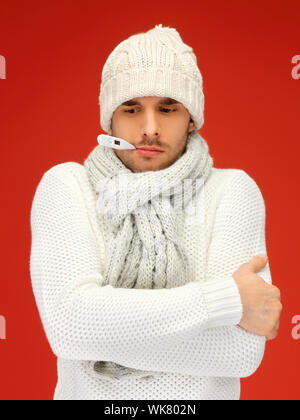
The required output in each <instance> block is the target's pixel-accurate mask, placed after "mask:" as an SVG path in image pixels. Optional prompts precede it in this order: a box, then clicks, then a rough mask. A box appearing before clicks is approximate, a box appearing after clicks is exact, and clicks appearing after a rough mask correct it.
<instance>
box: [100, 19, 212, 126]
mask: <svg viewBox="0 0 300 420" xmlns="http://www.w3.org/2000/svg"><path fill="white" fill-rule="evenodd" d="M202 88H203V79H202V75H201V73H200V70H199V68H198V66H197V57H196V55H195V54H194V51H193V48H192V47H191V46H189V45H187V44H186V43H184V42H183V41H182V39H181V36H180V34H179V33H178V31H176V29H175V28H170V27H168V26H166V27H163V26H162V24H159V25H156V26H155V27H154V28H152V29H150V30H149V31H147V32H141V33H138V34H134V35H131V36H130V37H129V38H128V39H125V40H124V41H122V42H120V44H118V45H117V46H116V47H115V48H114V49H113V51H112V52H111V53H110V54H109V56H108V58H107V60H106V62H105V64H104V66H103V70H102V79H101V86H100V95H99V104H100V123H101V127H102V129H103V130H104V131H105V132H107V133H109V134H112V131H111V127H110V124H111V118H112V115H113V112H114V111H115V109H116V108H117V107H118V106H119V105H120V104H121V103H123V102H125V101H128V100H130V99H132V98H137V97H141V96H163V97H169V98H173V99H176V100H177V101H178V102H181V103H182V104H183V105H184V106H185V107H186V108H187V109H188V110H189V112H190V114H191V117H192V119H193V121H194V123H195V126H196V130H199V129H200V128H201V127H202V126H203V124H204V94H203V89H202Z"/></svg>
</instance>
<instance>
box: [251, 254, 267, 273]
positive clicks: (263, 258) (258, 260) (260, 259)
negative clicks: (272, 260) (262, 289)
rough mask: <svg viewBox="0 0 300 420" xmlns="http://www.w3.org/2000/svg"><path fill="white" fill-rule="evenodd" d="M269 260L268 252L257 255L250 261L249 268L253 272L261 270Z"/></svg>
mask: <svg viewBox="0 0 300 420" xmlns="http://www.w3.org/2000/svg"><path fill="white" fill-rule="evenodd" d="M267 262H268V256H267V255H266V254H259V255H255V256H254V257H253V258H252V259H251V260H250V261H249V262H248V265H249V269H250V270H251V271H253V272H257V271H259V270H261V269H262V268H263V267H264V266H265V265H266V264H267Z"/></svg>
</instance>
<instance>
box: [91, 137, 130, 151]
mask: <svg viewBox="0 0 300 420" xmlns="http://www.w3.org/2000/svg"><path fill="white" fill-rule="evenodd" d="M97 140H98V143H99V144H100V146H106V147H111V148H112V149H119V150H126V149H136V147H134V146H133V144H131V143H129V142H128V141H126V140H124V139H121V138H119V137H114V136H109V135H108V134H99V136H98V137H97Z"/></svg>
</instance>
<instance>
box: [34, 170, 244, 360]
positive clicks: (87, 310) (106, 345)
mask: <svg viewBox="0 0 300 420" xmlns="http://www.w3.org/2000/svg"><path fill="white" fill-rule="evenodd" d="M55 168H56V167H53V168H51V169H49V170H48V171H47V172H46V173H45V174H44V175H43V177H42V179H41V181H40V182H39V185H38V186H37V189H36V192H35V196H34V199H33V203H32V208H31V234H32V243H31V255H30V274H31V284H32V288H33V293H34V296H35V299H36V304H37V308H38V311H39V314H40V318H41V321H42V324H43V327H44V331H45V333H46V336H47V339H48V341H49V344H50V347H51V348H52V351H53V352H54V353H55V354H56V355H57V356H58V357H61V358H65V359H70V360H90V361H93V360H95V361H96V360H102V361H116V362H118V361H119V362H120V361H122V363H123V364H125V365H128V364H130V363H131V361H133V360H135V359H138V360H140V359H139V358H140V357H141V355H142V354H144V353H145V352H146V350H147V351H149V350H150V351H154V350H156V351H159V352H164V351H166V350H167V349H170V348H171V347H173V346H176V345H178V344H179V343H180V342H182V341H184V340H188V339H191V338H192V337H195V336H197V335H198V333H199V331H202V330H204V329H205V328H208V327H210V326H211V325H214V326H218V325H236V324H237V323H238V322H239V321H240V319H241V317H242V304H241V300H240V295H239V292H238V288H237V286H236V284H235V282H234V281H233V279H232V278H231V277H230V276H225V278H224V279H223V282H222V287H220V285H219V284H215V288H213V287H209V288H207V285H205V284H200V283H199V282H190V283H188V284H185V285H184V286H181V287H176V288H170V289H127V288H114V287H112V286H111V285H106V286H101V279H102V275H101V264H100V258H99V248H98V244H97V241H96V238H95V234H94V231H93V229H92V227H91V223H90V220H89V214H88V212H87V209H86V206H85V202H84V197H83V195H82V191H81V189H80V187H79V186H78V182H77V181H76V177H75V176H74V175H72V174H71V173H70V171H67V170H66V171H65V173H63V175H62V172H63V171H56V170H55ZM220 298H221V300H220ZM127 356H128V359H127ZM146 364H147V363H146Z"/></svg>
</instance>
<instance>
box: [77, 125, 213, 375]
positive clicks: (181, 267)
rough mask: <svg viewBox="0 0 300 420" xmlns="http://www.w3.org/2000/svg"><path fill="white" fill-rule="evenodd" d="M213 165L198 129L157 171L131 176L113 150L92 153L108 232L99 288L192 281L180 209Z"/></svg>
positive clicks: (118, 371)
mask: <svg viewBox="0 0 300 420" xmlns="http://www.w3.org/2000/svg"><path fill="white" fill-rule="evenodd" d="M212 166H213V159H212V157H211V156H210V154H209V148H208V145H207V143H206V141H205V140H204V138H203V137H202V136H201V135H200V134H199V133H198V132H197V131H196V130H194V131H192V132H191V133H190V134H189V135H188V138H187V144H186V149H185V151H184V152H183V154H182V155H181V156H180V157H179V158H178V159H177V160H176V161H175V162H174V163H173V164H172V165H170V166H169V167H167V168H165V169H162V170H158V171H145V172H132V171H131V170H130V169H129V168H127V167H126V166H125V165H124V164H123V162H122V161H121V160H120V159H119V158H118V156H117V155H116V154H115V152H114V150H113V149H111V148H108V147H103V146H100V145H97V146H96V147H95V148H94V149H93V151H92V152H91V153H90V154H89V156H88V157H87V159H86V160H85V161H84V167H85V169H86V171H87V174H88V178H89V180H90V182H91V184H92V187H93V190H94V192H95V194H96V197H97V213H98V215H99V217H100V218H102V223H103V222H104V224H105V226H106V232H107V233H106V238H107V239H106V240H107V243H105V250H106V265H105V267H104V270H103V278H102V286H105V285H107V284H110V285H112V286H113V287H122V288H147V289H154V288H171V287H178V286H181V285H183V284H186V283H187V282H189V281H190V273H189V264H188V260H187V255H186V251H185V250H184V249H183V248H182V246H181V240H180V238H181V235H182V230H181V229H182V228H183V226H184V217H185V214H184V209H185V208H186V205H187V204H188V202H189V201H190V200H191V198H192V197H195V194H197V193H198V190H199V185H203V183H204V182H205V181H206V179H207V178H208V176H209V174H210V171H211V168H212ZM184 180H188V181H184ZM196 180H198V181H197V182H196ZM199 180H200V181H201V182H199ZM185 183H187V184H185ZM186 185H187V186H186ZM186 191H188V192H189V193H186ZM190 192H192V194H191V193H190ZM175 203H176V206H175ZM94 370H95V371H96V372H97V373H98V374H99V375H101V376H102V377H103V378H114V379H119V380H120V379H123V378H125V379H126V378H128V377H146V376H152V375H156V374H159V372H152V371H143V370H138V369H133V368H129V367H125V366H121V365H119V364H117V363H114V362H108V361H106V362H104V361H99V362H96V363H94Z"/></svg>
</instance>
